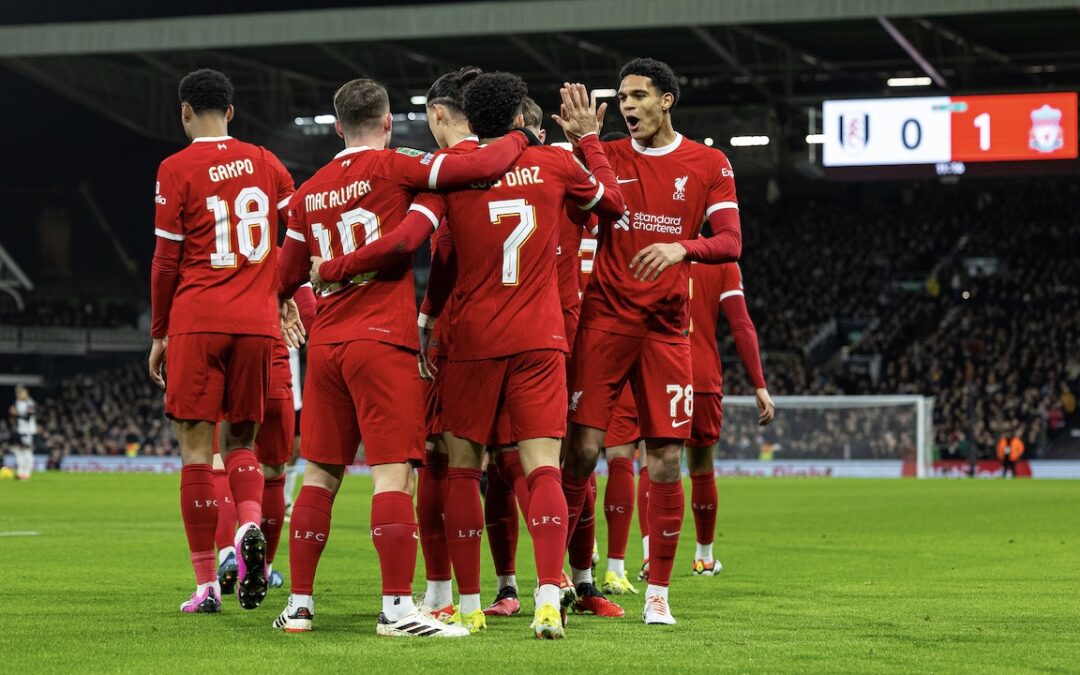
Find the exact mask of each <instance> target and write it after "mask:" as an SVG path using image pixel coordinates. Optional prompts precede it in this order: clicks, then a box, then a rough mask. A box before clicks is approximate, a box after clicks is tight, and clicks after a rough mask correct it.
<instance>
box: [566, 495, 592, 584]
mask: <svg viewBox="0 0 1080 675" xmlns="http://www.w3.org/2000/svg"><path fill="white" fill-rule="evenodd" d="M595 481H596V478H595V474H593V476H590V477H589V481H588V483H587V484H586V488H585V503H584V504H582V505H581V517H580V518H578V521H577V526H576V527H575V528H574V531H573V532H571V533H570V540H569V541H568V542H567V544H566V549H567V554H568V558H569V561H570V566H571V567H573V568H575V569H579V570H587V569H591V568H592V552H593V543H595V541H596V482H595Z"/></svg>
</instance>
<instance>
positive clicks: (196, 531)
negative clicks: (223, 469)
mask: <svg viewBox="0 0 1080 675" xmlns="http://www.w3.org/2000/svg"><path fill="white" fill-rule="evenodd" d="M180 515H181V516H183V518H184V531H185V532H186V533H187V540H188V550H189V551H190V552H191V566H192V567H193V568H194V569H195V583H197V584H207V583H210V582H212V581H216V580H217V561H216V558H215V557H214V530H215V529H216V528H217V521H218V506H217V497H216V495H215V493H214V469H213V467H212V466H210V465H209V464H188V465H186V466H185V467H183V468H182V469H180ZM229 543H230V544H231V543H232V542H231V541H230V542H229Z"/></svg>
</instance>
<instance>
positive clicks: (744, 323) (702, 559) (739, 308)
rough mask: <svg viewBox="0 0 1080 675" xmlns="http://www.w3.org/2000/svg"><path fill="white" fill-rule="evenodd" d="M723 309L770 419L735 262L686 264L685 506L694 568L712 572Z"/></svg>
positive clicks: (763, 416) (715, 569) (761, 413)
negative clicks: (690, 380) (690, 370)
mask: <svg viewBox="0 0 1080 675" xmlns="http://www.w3.org/2000/svg"><path fill="white" fill-rule="evenodd" d="M721 310H723V312H724V316H725V317H726V318H727V322H728V326H729V328H730V329H731V336H732V337H733V338H734V339H735V349H736V350H737V351H738V352H739V358H740V359H741V360H742V362H743V367H744V368H746V372H747V374H748V375H749V376H750V382H752V383H753V385H754V396H755V398H756V399H757V405H758V423H759V424H760V425H761V426H765V425H767V424H769V423H770V422H772V419H773V415H774V414H775V412H776V410H775V406H774V405H773V401H772V398H771V397H770V396H769V390H768V389H767V388H766V386H765V375H764V373H763V372H762V369H761V353H760V351H759V349H758V339H757V330H755V329H754V322H753V321H752V320H751V319H750V313H749V312H748V311H747V308H746V298H745V296H744V295H743V283H742V273H741V272H740V270H739V265H738V263H728V264H725V265H700V264H698V263H692V264H691V266H690V353H691V358H692V359H693V362H694V421H693V422H692V423H691V424H690V438H689V439H687V441H686V464H687V467H688V468H689V469H690V481H691V484H692V486H693V487H692V491H691V493H690V508H691V510H692V511H693V514H694V527H695V530H696V531H697V552H696V553H695V554H694V574H696V575H699V576H714V575H716V574H719V573H720V571H721V570H723V566H722V565H721V564H720V561H719V560H716V559H714V557H713V532H714V531H715V529H716V509H717V494H716V477H715V473H714V470H713V450H714V448H715V447H716V443H717V442H718V441H719V440H720V426H721V422H722V420H723V409H722V408H721V405H720V400H721V398H722V396H723V380H722V373H721V364H720V353H719V351H718V350H717V346H716V322H717V319H718V318H719V313H720V311H721Z"/></svg>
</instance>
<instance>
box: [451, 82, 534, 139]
mask: <svg viewBox="0 0 1080 675" xmlns="http://www.w3.org/2000/svg"><path fill="white" fill-rule="evenodd" d="M528 94H529V89H528V87H526V86H525V80H523V79H521V78H520V77H518V76H517V75H514V74H512V73H500V72H496V73H483V74H481V75H477V76H476V79H474V80H473V81H472V82H470V83H469V84H468V86H466V87H465V96H464V103H465V115H466V116H467V117H468V118H469V124H470V125H471V126H472V129H473V133H475V134H476V135H477V136H479V137H480V138H495V137H497V136H503V135H505V134H506V133H507V132H508V131H510V128H511V127H512V126H513V125H514V118H515V117H517V116H518V113H520V112H521V103H522V101H524V100H525V97H526V96H528Z"/></svg>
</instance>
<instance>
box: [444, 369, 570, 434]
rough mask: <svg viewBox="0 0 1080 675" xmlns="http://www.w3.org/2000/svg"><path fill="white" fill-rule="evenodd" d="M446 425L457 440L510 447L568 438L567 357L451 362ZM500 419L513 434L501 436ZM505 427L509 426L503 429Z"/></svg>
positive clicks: (445, 390) (447, 389) (446, 402)
mask: <svg viewBox="0 0 1080 675" xmlns="http://www.w3.org/2000/svg"><path fill="white" fill-rule="evenodd" d="M444 373H445V375H446V381H445V382H444V384H443V389H442V393H443V421H444V423H445V424H446V429H447V430H448V431H450V432H451V433H453V434H454V435H455V436H457V437H458V438H464V439H467V440H470V441H473V442H474V443H483V444H484V445H495V444H500V445H508V444H510V443H517V442H518V441H522V440H528V439H530V438H562V437H563V436H565V435H566V355H565V354H563V352H561V351H558V350H555V349H538V350H534V351H528V352H522V353H521V354H514V355H512V356H504V357H501V358H497V359H483V360H480V361H450V362H448V363H447V364H446V370H445V371H444ZM500 415H505V417H506V418H507V419H508V423H509V427H510V428H509V433H508V434H507V433H506V432H505V430H504V431H503V432H501V433H500V431H499V419H500ZM504 424H505V423H504Z"/></svg>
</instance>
